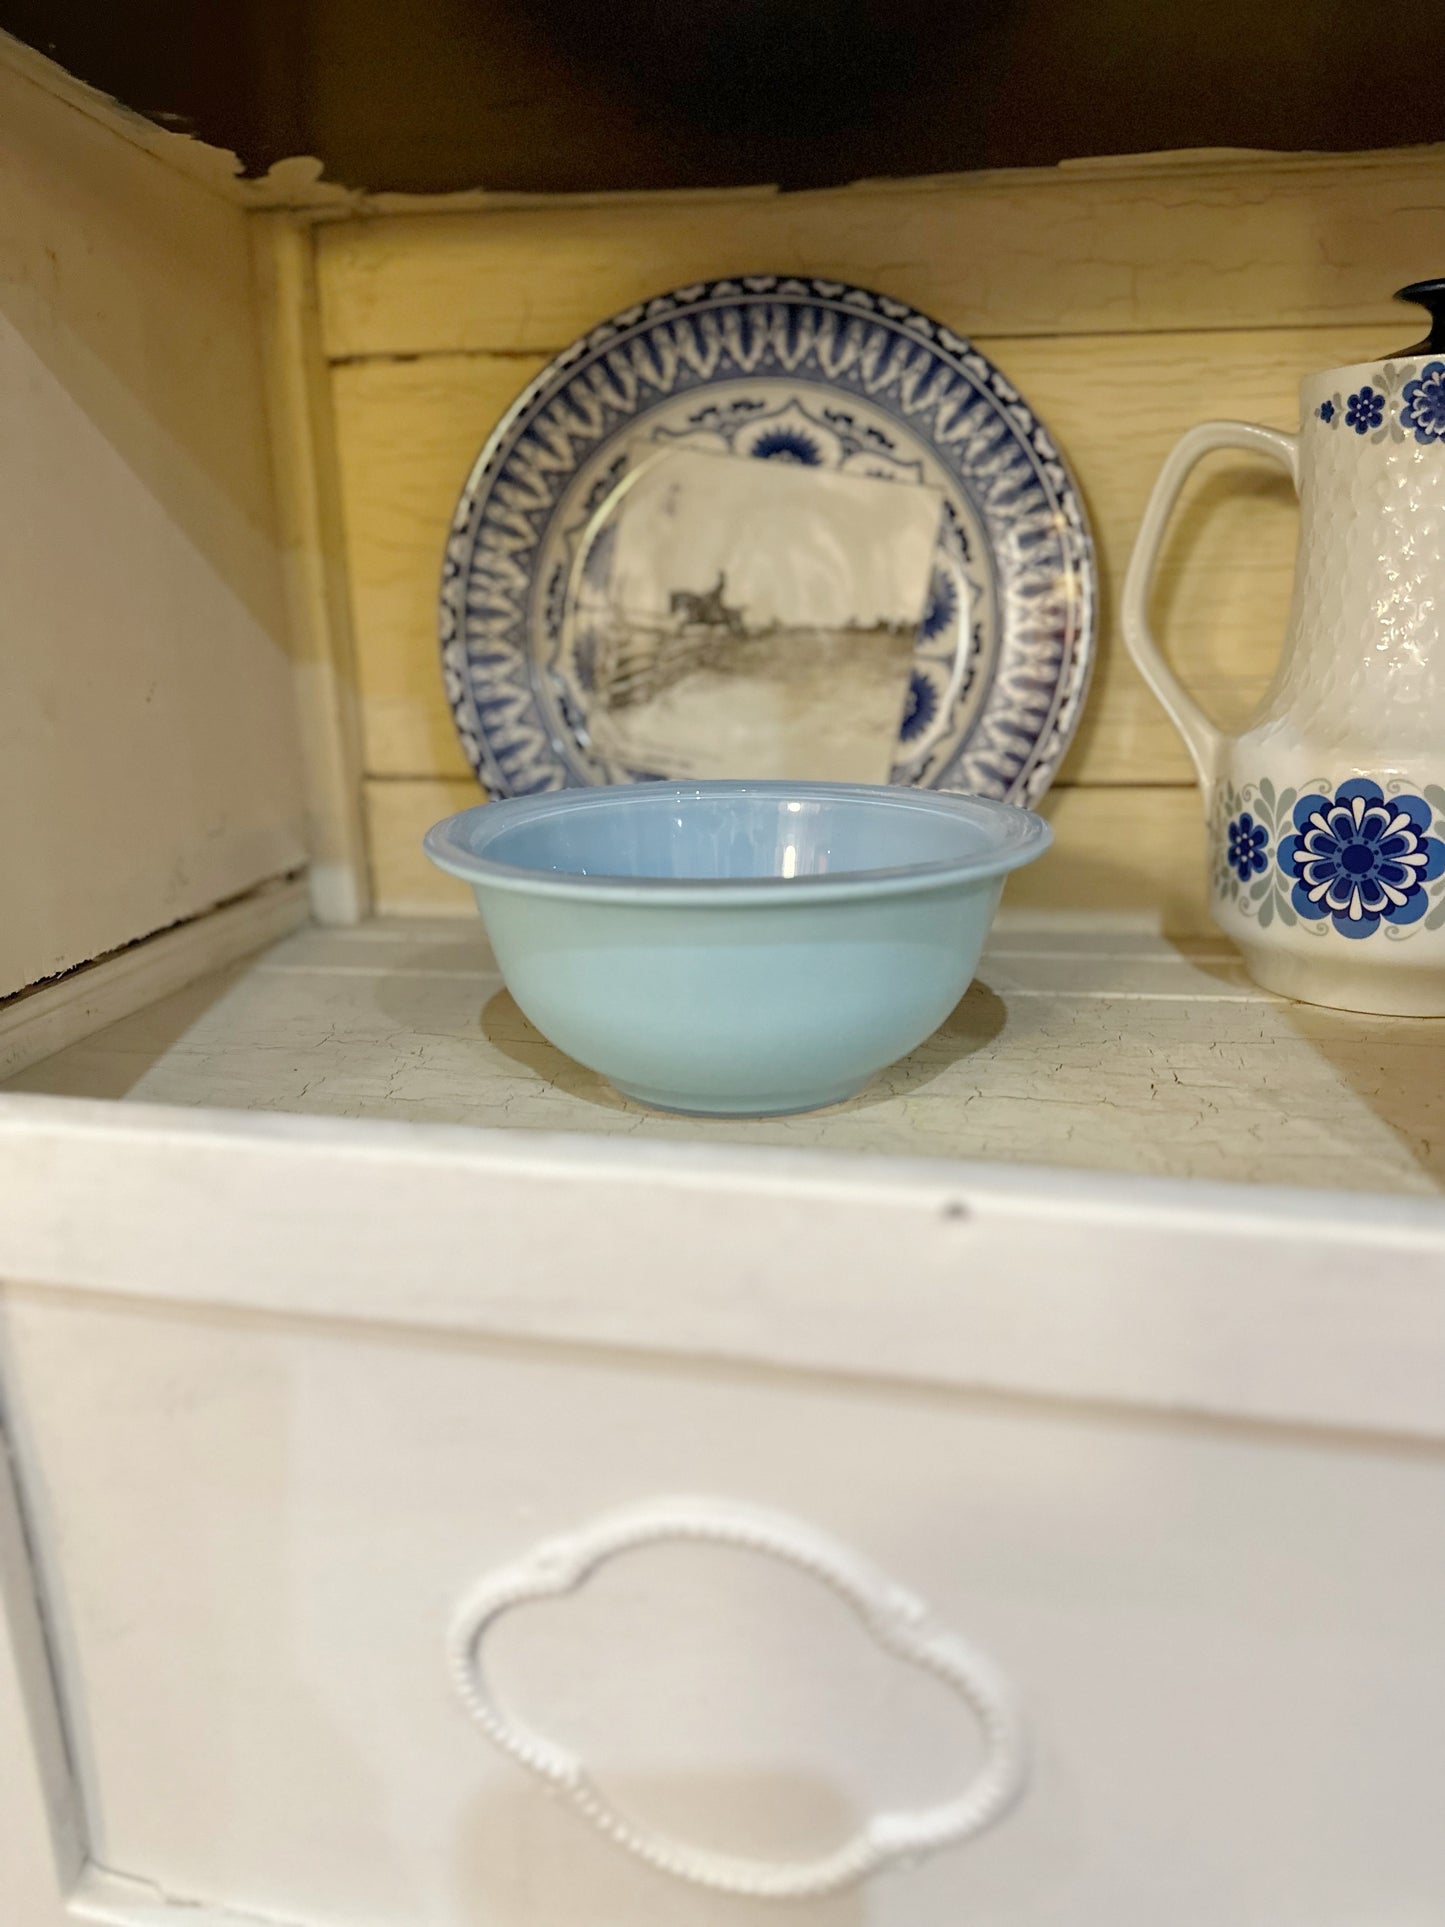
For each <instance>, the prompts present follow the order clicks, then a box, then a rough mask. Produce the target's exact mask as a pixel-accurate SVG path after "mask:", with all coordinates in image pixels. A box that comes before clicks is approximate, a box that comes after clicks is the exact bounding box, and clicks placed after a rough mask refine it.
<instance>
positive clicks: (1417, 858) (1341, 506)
mask: <svg viewBox="0 0 1445 1927" xmlns="http://www.w3.org/2000/svg"><path fill="white" fill-rule="evenodd" d="M1400 298H1401V299H1402V300H1409V301H1418V302H1420V304H1421V305H1422V306H1424V307H1427V308H1429V309H1430V311H1431V320H1432V326H1431V331H1430V333H1429V335H1428V336H1427V337H1426V339H1425V340H1424V341H1423V342H1420V343H1417V344H1416V345H1415V346H1414V347H1412V348H1409V349H1406V350H1405V351H1404V352H1403V353H1401V354H1397V355H1394V356H1392V357H1391V358H1390V359H1388V360H1383V361H1375V362H1361V363H1358V364H1357V365H1355V366H1353V367H1348V368H1330V369H1326V370H1325V372H1324V373H1323V374H1319V375H1311V376H1309V377H1308V378H1307V379H1306V380H1305V381H1304V382H1303V384H1302V385H1301V389H1300V403H1301V406H1300V418H1301V422H1302V424H1303V425H1302V427H1301V428H1300V431H1299V433H1298V434H1297V435H1287V434H1284V433H1282V432H1281V431H1280V430H1278V429H1274V428H1260V427H1256V426H1254V425H1252V424H1249V423H1246V422H1203V423H1201V424H1200V426H1199V427H1197V428H1192V429H1190V430H1189V432H1188V433H1187V434H1186V435H1185V436H1184V437H1183V439H1182V440H1181V441H1180V443H1179V445H1178V446H1177V447H1176V448H1175V450H1174V452H1173V453H1172V454H1171V455H1170V457H1169V459H1168V461H1166V462H1165V464H1164V467H1163V469H1162V471H1161V472H1160V475H1159V479H1158V481H1157V482H1156V483H1155V485H1154V492H1153V494H1152V496H1151V497H1150V500H1149V506H1148V508H1147V510H1146V511H1145V514H1144V520H1143V523H1142V525H1141V527H1140V530H1139V536H1138V540H1137V542H1136V543H1135V547H1134V554H1133V557H1132V559H1131V561H1130V564H1129V571H1128V576H1127V578H1126V580H1125V584H1124V597H1123V609H1122V617H1123V630H1124V640H1125V643H1126V644H1127V646H1128V649H1129V653H1130V655H1131V656H1132V657H1133V658H1134V661H1135V662H1136V663H1137V664H1138V666H1139V669H1140V671H1141V673H1142V674H1143V676H1144V679H1145V681H1146V682H1147V683H1148V684H1149V686H1150V688H1151V689H1152V690H1153V691H1154V693H1155V695H1156V696H1157V697H1158V698H1159V700H1160V702H1161V703H1163V705H1164V707H1165V709H1167V710H1168V712H1169V714H1170V716H1171V717H1172V718H1173V721H1174V723H1175V725H1176V727H1177V728H1178V730H1179V733H1180V735H1181V736H1182V737H1183V738H1184V741H1185V743H1186V744H1187V745H1188V748H1189V753H1190V755H1191V756H1192V757H1193V759H1194V766H1195V768H1196V769H1197V770H1198V772H1199V780H1200V784H1201V786H1202V788H1203V791H1204V805H1205V811H1206V815H1207V818H1208V823H1209V844H1210V859H1209V861H1210V893H1211V904H1212V908H1213V912H1214V917H1215V921H1216V922H1217V923H1218V924H1219V925H1220V927H1221V928H1222V929H1223V930H1224V932H1225V933H1226V935H1228V936H1230V937H1232V938H1233V939H1234V941H1235V942H1236V943H1237V944H1238V945H1239V947H1240V949H1241V951H1242V952H1243V953H1244V959H1245V964H1246V966H1247V968H1248V970H1249V972H1250V975H1251V976H1252V977H1254V979H1255V980H1256V982H1258V983H1260V984H1263V985H1264V986H1265V988H1266V989H1269V990H1275V991H1279V992H1281V993H1282V994H1283V995H1285V996H1288V997H1298V998H1301V999H1302V1000H1304V1001H1305V1002H1307V1003H1313V1004H1330V1005H1333V1006H1334V1007H1336V1008H1337V1009H1342V1010H1365V1011H1379V1012H1384V1013H1389V1014H1393V1015H1397V1016H1422V1017H1441V1016H1445V281H1429V282H1417V283H1416V284H1415V285H1414V286H1413V287H1409V288H1405V289H1403V290H1402V291H1401V295H1400ZM1216 448H1243V449H1249V450H1251V451H1253V452H1254V453H1256V454H1260V455H1267V456H1269V457H1271V458H1272V459H1273V460H1274V461H1277V462H1278V463H1279V464H1280V466H1281V467H1282V468H1284V469H1285V470H1286V471H1287V472H1288V474H1289V475H1290V477H1291V478H1292V480H1293V481H1294V483H1295V486H1296V488H1297V490H1298V492H1299V498H1300V507H1301V511H1302V518H1303V526H1302V529H1301V533H1300V544H1299V553H1298V558H1297V561H1296V565H1295V582H1294V600H1293V603H1292V606H1291V610H1290V620H1289V631H1288V634H1287V636H1286V640H1285V647H1284V654H1283V656H1282V658H1281V661H1280V665H1279V669H1278V671H1277V673H1276V675H1275V678H1274V682H1273V684H1272V685H1271V687H1270V690H1269V693H1268V694H1267V695H1266V696H1265V698H1264V701H1263V702H1262V703H1261V705H1260V707H1259V709H1258V711H1257V712H1256V714H1255V715H1254V717H1253V718H1252V719H1251V721H1250V723H1249V724H1248V725H1247V727H1246V728H1245V729H1244V730H1243V732H1242V733H1241V734H1240V735H1238V736H1233V737H1229V736H1225V735H1224V734H1223V733H1222V732H1221V731H1220V730H1219V729H1217V728H1216V727H1215V725H1214V724H1213V723H1212V722H1211V721H1210V720H1209V718H1208V717H1207V716H1205V715H1204V713H1203V711H1202V710H1200V709H1199V707H1198V706H1197V704H1196V703H1195V702H1194V701H1193V700H1192V699H1191V698H1190V696H1189V695H1188V694H1187V693H1186V692H1185V690H1184V689H1183V688H1182V687H1181V686H1180V684H1179V682H1178V680H1177V679H1176V677H1175V676H1174V674H1173V672H1172V671H1171V670H1170V668H1169V666H1168V664H1167V663H1166V662H1165V661H1164V659H1163V657H1162V656H1161V655H1160V653H1159V650H1158V648H1157V647H1156V645H1155V642H1154V638H1153V636H1152V635H1151V634H1150V632H1149V625H1148V621H1147V619H1146V607H1147V600H1148V593H1149V584H1150V580H1151V578H1152V576H1153V572H1154V565H1155V561H1156V558H1157V556H1158V551H1159V544H1160V539H1161V537H1162V535H1163V533H1164V528H1165V524H1166V523H1167V521H1168V519H1169V515H1170V512H1171V511H1172V509H1173V506H1174V503H1175V500H1176V498H1177V496H1178V494H1179V490H1180V488H1181V486H1182V485H1183V482H1184V478H1185V476H1186V475H1187V473H1188V472H1189V470H1190V469H1191V468H1192V467H1193V466H1194V464H1195V463H1196V462H1197V461H1198V460H1199V459H1200V457H1201V456H1203V455H1206V454H1208V453H1209V452H1210V450H1211V449H1216Z"/></svg>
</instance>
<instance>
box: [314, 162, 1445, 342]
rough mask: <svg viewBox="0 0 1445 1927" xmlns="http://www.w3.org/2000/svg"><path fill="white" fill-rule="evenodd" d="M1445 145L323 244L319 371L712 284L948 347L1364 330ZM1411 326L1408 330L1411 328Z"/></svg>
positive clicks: (1401, 275)
mask: <svg viewBox="0 0 1445 1927" xmlns="http://www.w3.org/2000/svg"><path fill="white" fill-rule="evenodd" d="M1442 216H1445V148H1428V149H1416V150H1411V151H1405V152H1401V153H1395V154H1370V155H1340V156H1315V157H1303V156H1302V157H1293V158H1291V157H1284V156H1267V155H1246V156H1239V155H1233V156H1225V157H1220V156H1209V155H1193V156H1182V157H1172V158H1171V157H1168V156H1158V157H1148V158H1145V159H1142V160H1126V161H1115V162H1109V163H1103V164H1100V163H1091V164H1083V165H1074V166H1068V167H1062V168H1056V169H1041V170H1019V171H1017V172H1000V173H990V174H978V175H972V176H968V175H961V176H954V177H949V178H944V179H937V180H924V181H913V182H893V183H884V182H879V183H868V184H865V185H861V186H858V187H852V188H846V189H841V190H833V191H828V192H822V193H808V194H777V193H770V192H766V191H764V192H753V193H742V194H738V195H735V196H734V195H726V194H723V195H708V196H678V197H673V196H661V195H656V196H651V197H644V198H641V199H619V200H613V201H602V202H594V203H591V204H580V205H579V204H578V203H576V202H560V203H559V202H551V203H538V204H536V205H535V206H533V207H528V208H517V207H499V208H497V209H495V210H493V211H486V212H468V213H456V214H447V213H440V212H438V213H431V214H425V215H422V214H418V215H407V216H400V217H393V218H390V219H386V218H383V219H374V218H373V219H369V220H353V221H347V222H340V223H337V224H336V225H334V226H328V227H326V228H323V229H322V230H321V234H320V245H321V273H322V301H323V315H324V326H325V339H326V347H327V351H328V353H329V354H331V355H332V356H333V357H337V358H345V357H351V356H357V355H386V354H426V353H433V354H434V353H438V352H444V351H447V350H454V349H499V348H500V349H532V350H555V349H557V348H561V347H563V346H565V345H566V343H567V342H568V341H570V340H571V339H572V338H573V336H574V335H578V334H581V333H582V332H583V331H584V330H585V329H587V328H589V327H591V326H592V325H593V323H595V322H596V321H598V320H600V319H602V317H604V316H605V315H608V314H610V313H611V312H612V311H613V310H614V309H617V308H623V307H626V306H627V305H628V303H629V302H633V301H638V300H642V299H644V298H645V297H646V296H648V295H650V294H657V293H659V292H661V291H662V290H663V289H665V288H670V287H675V286H678V285H681V284H683V283H686V282H688V281H693V280H699V279H703V278H705V277H707V276H710V275H718V274H749V273H754V274H758V273H793V274H818V275H824V276H832V277H836V278H839V279H846V280H853V281H859V282H861V283H863V284H864V285H865V286H870V285H871V286H875V287H878V288H881V289H882V290H883V291H884V292H886V293H889V294H894V295H897V296H898V297H899V298H900V299H902V300H905V301H912V302H914V303H915V304H916V305H917V306H918V307H920V308H922V309H923V310H924V311H925V312H926V313H928V314H932V315H935V316H937V318H938V319H939V320H940V321H946V322H947V323H948V324H949V325H950V326H951V327H954V328H957V329H958V330H959V331H960V332H961V333H964V334H978V335H980V336H984V335H992V336H1000V335H1005V334H1008V335H1014V334H1025V335H1028V334H1070V333H1078V332H1081V331H1082V332H1089V333H1094V332H1100V331H1114V330H1123V331H1134V330H1138V329H1144V330H1150V329H1158V328H1186V329H1187V328H1203V327H1278V326H1293V327H1299V326H1304V325H1307V324H1311V323H1315V322H1368V323H1371V324H1373V325H1374V326H1375V327H1376V328H1377V329H1379V330H1383V332H1382V333H1381V334H1380V335H1379V347H1380V350H1381V352H1384V351H1385V350H1388V349H1392V348H1399V347H1402V346H1403V345H1404V343H1405V342H1406V341H1408V340H1410V339H1412V338H1413V337H1412V335H1411V332H1410V325H1411V324H1410V322H1409V320H1408V319H1404V320H1402V319H1401V315H1400V311H1399V310H1392V308H1391V304H1390V296H1391V295H1392V294H1393V292H1394V290H1395V289H1396V288H1397V287H1400V286H1402V285H1403V284H1404V283H1405V282H1407V281H1414V280H1419V279H1421V278H1422V277H1423V276H1425V275H1427V274H1434V273H1437V272H1438V271H1439V259H1440V233H1441V221H1442ZM1416 332H1418V330H1417V331H1416Z"/></svg>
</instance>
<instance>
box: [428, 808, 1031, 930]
mask: <svg viewBox="0 0 1445 1927" xmlns="http://www.w3.org/2000/svg"><path fill="white" fill-rule="evenodd" d="M729 796H757V797H764V798H773V799H776V800H777V801H779V802H792V801H797V802H824V803H826V802H856V801H869V802H872V803H874V804H876V805H877V806H878V807H880V808H885V809H898V810H912V811H917V812H920V813H922V814H926V815H930V816H952V817H961V818H963V819H965V820H966V821H968V822H971V823H973V824H975V825H976V826H983V827H987V828H988V829H990V830H991V831H992V832H993V833H994V835H995V837H996V839H997V842H996V847H995V848H993V849H991V850H985V851H982V852H980V853H978V854H976V855H974V856H971V857H963V858H957V859H953V860H949V861H944V862H938V863H914V864H904V865H894V866H891V867H888V868H884V869H878V870H845V871H843V872H841V873H840V874H838V875H836V876H807V877H635V876H581V875H569V874H568V873H566V872H562V871H557V870H534V869H527V868H524V867H523V866H522V865H520V864H516V863H507V862H502V861H498V860H497V859H496V858H494V857H489V856H487V855H486V849H487V846H488V845H489V844H491V843H493V842H495V841H496V839H497V838H498V837H499V836H501V835H503V834H504V833H505V832H506V831H507V830H508V829H511V828H513V827H514V826H515V825H516V824H517V823H519V822H530V821H537V820H545V819H546V818H547V817H549V816H554V815H556V816H561V815H566V814H569V813H570V812H572V811H574V810H583V809H589V808H590V809H613V808H616V809H625V808H626V807H627V806H628V803H629V802H630V801H631V802H635V801H636V800H637V799H639V798H641V797H646V798H647V799H648V800H649V801H660V800H661V799H662V798H663V797H671V798H672V799H673V800H674V801H675V802H678V803H685V802H688V801H693V802H699V801H702V800H704V799H706V798H709V797H719V798H721V797H729ZM1052 841H1053V831H1052V829H1051V828H1050V827H1049V825H1048V824H1047V823H1046V822H1045V821H1044V819H1043V818H1042V817H1041V816H1036V815H1035V814H1034V812H1033V811H1032V810H1026V809H1023V808H1021V807H1020V806H1019V805H1018V804H1015V803H1001V802H997V801H996V800H995V799H994V798H992V797H987V796H966V795H964V794H962V793H961V792H958V791H952V790H935V789H928V790H924V789H918V788H914V787H910V786H905V785H902V784H888V783H821V782H786V781H773V780H768V781H762V780H759V781H756V782H753V781H737V782H728V781H721V782H717V781H710V782H699V783H687V782H672V781H662V782H654V783H626V784H615V785H597V786H595V787H588V788H585V789H584V788H576V789H560V790H547V791H544V792H542V793H540V794H535V795H531V796H506V797H499V798H497V799H496V800H495V801H494V802H490V803H474V804H473V805H472V806H471V807H470V808H469V809H465V810H458V811H457V812H456V813H455V814H454V815H452V816H448V817H444V818H443V819H442V820H441V822H439V823H434V824H433V825H432V827H431V828H430V829H429V830H428V831H427V833H426V835H425V836H424V837H423V839H422V848H423V850H424V851H425V853H426V855H427V856H428V857H429V858H430V859H431V861H432V862H433V863H434V864H436V866H437V868H438V869H440V870H445V871H446V872H447V874H448V875H450V876H455V877H460V878H461V879H462V881H463V882H466V883H471V884H473V885H482V886H487V887H491V888H495V889H500V890H506V891H511V892H514V893H517V894H519V895H524V896H536V897H561V898H567V899H571V900H573V901H587V902H594V903H596V902H606V903H614V904H615V903H642V904H649V905H652V906H653V907H657V908H661V907H662V906H664V905H673V904H676V905H687V906H688V907H693V908H718V909H723V908H727V909H735V908H738V907H739V906H742V905H761V904H767V905H770V906H774V907H782V906H783V905H785V904H792V905H797V906H801V905H803V904H805V903H821V902H838V901H846V900H847V899H849V898H859V897H869V898H876V897H880V896H882V897H887V896H899V895H905V894H910V893H913V892H917V891H920V890H939V889H947V888H950V887H952V886H953V885H956V884H961V883H975V882H984V881H986V880H987V879H989V878H991V877H998V876H1005V875H1007V874H1008V872H1009V871H1011V870H1017V869H1019V868H1020V867H1021V866H1022V865H1024V864H1025V863H1032V862H1033V861H1034V859H1035V858H1036V857H1040V856H1042V855H1043V854H1044V852H1045V850H1047V849H1048V847H1049V845H1050V843H1052Z"/></svg>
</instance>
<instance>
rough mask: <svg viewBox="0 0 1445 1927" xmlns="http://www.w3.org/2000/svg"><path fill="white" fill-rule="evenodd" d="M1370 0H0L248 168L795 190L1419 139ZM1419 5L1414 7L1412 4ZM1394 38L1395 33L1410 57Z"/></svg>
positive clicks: (1399, 51)
mask: <svg viewBox="0 0 1445 1927" xmlns="http://www.w3.org/2000/svg"><path fill="white" fill-rule="evenodd" d="M1429 11H1430V9H1429V8H1422V7H1420V6H1419V5H1418V4H1417V5H1415V6H1411V7H1399V8H1396V7H1395V6H1394V5H1392V4H1389V0H671V4H665V0H110V3H109V4H108V5H99V4H96V3H95V0H0V27H3V28H5V29H6V30H8V31H9V32H11V33H13V34H15V35H17V36H18V37H19V38H20V39H22V40H26V41H28V42H29V43H30V44H31V45H32V46H35V47H37V48H39V49H40V50H41V51H42V52H45V53H48V54H50V55H51V56H52V57H53V58H54V59H56V60H58V61H60V62H61V64H62V65H63V66H65V67H67V68H69V69H70V71H71V72H72V73H74V74H76V75H78V76H79V77H80V78H81V79H83V80H87V81H90V82H91V83H92V84H93V85H95V86H97V87H100V88H103V89H104V90H106V91H107V92H109V93H112V94H115V95H117V96H118V97H119V98H120V99H121V100H123V101H124V102H125V103H126V104H127V105H128V106H131V107H135V108H138V109H139V110H140V111H142V112H143V113H146V114H150V115H152V116H154V117H155V118H156V119H157V120H160V121H162V122H163V123H164V124H165V125H168V126H171V127H183V128H186V129H189V130H190V131H193V132H195V133H197V134H199V135H201V136H202V137H203V138H204V139H206V140H208V141H211V142H213V143H215V144H216V145H219V146H225V147H231V148H234V149H235V150H236V152H237V153H238V154H239V155H240V156H241V158H242V160H243V162H244V163H245V166H246V168H247V171H248V172H251V173H262V172H264V171H265V169H266V168H267V167H268V166H269V165H270V163H271V162H272V161H273V160H277V159H280V158H283V157H285V156H287V155H291V154H315V155H318V156H320V158H321V159H322V160H323V162H324V163H325V166H326V171H327V174H328V175H329V176H330V178H332V179H333V180H338V181H342V182H345V183H346V184H347V185H349V186H354V187H367V188H373V189H388V188H389V189H402V190H412V191H416V192H441V191H446V190H449V189H455V188H467V187H478V186H485V187H493V188H511V189H522V190H551V191H562V190H582V191H586V190H594V189H604V188H643V187H646V188H657V187H693V186H735V185H740V184H746V183H761V182H771V181H777V182H781V183H782V184H783V185H784V186H818V185H824V184H828V183H833V182H839V181H846V180H853V179H857V178H858V177H860V176H866V175H908V174H928V173H942V172H950V171H953V170H955V169H962V168H971V167H981V166H991V167H1011V166H1029V165H1046V164H1049V163H1052V162H1055V161H1059V160H1063V159H1067V158H1071V157H1078V156H1083V155H1097V154H1118V153H1131V152H1144V151H1148V150H1151V149H1155V148H1166V147H1263V148H1278V149H1294V150H1298V149H1310V148H1326V149H1328V148H1334V149H1348V148H1360V147H1386V146H1397V145H1402V144H1406V143H1411V142H1416V141H1433V140H1441V139H1445V55H1442V53H1441V47H1440V42H1439V38H1438V35H1436V34H1435V33H1434V32H1433V31H1432V32H1429V33H1426V32H1423V31H1422V14H1428V12H1429ZM1437 25H1438V20H1437ZM1412 50H1413V51H1412Z"/></svg>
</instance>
